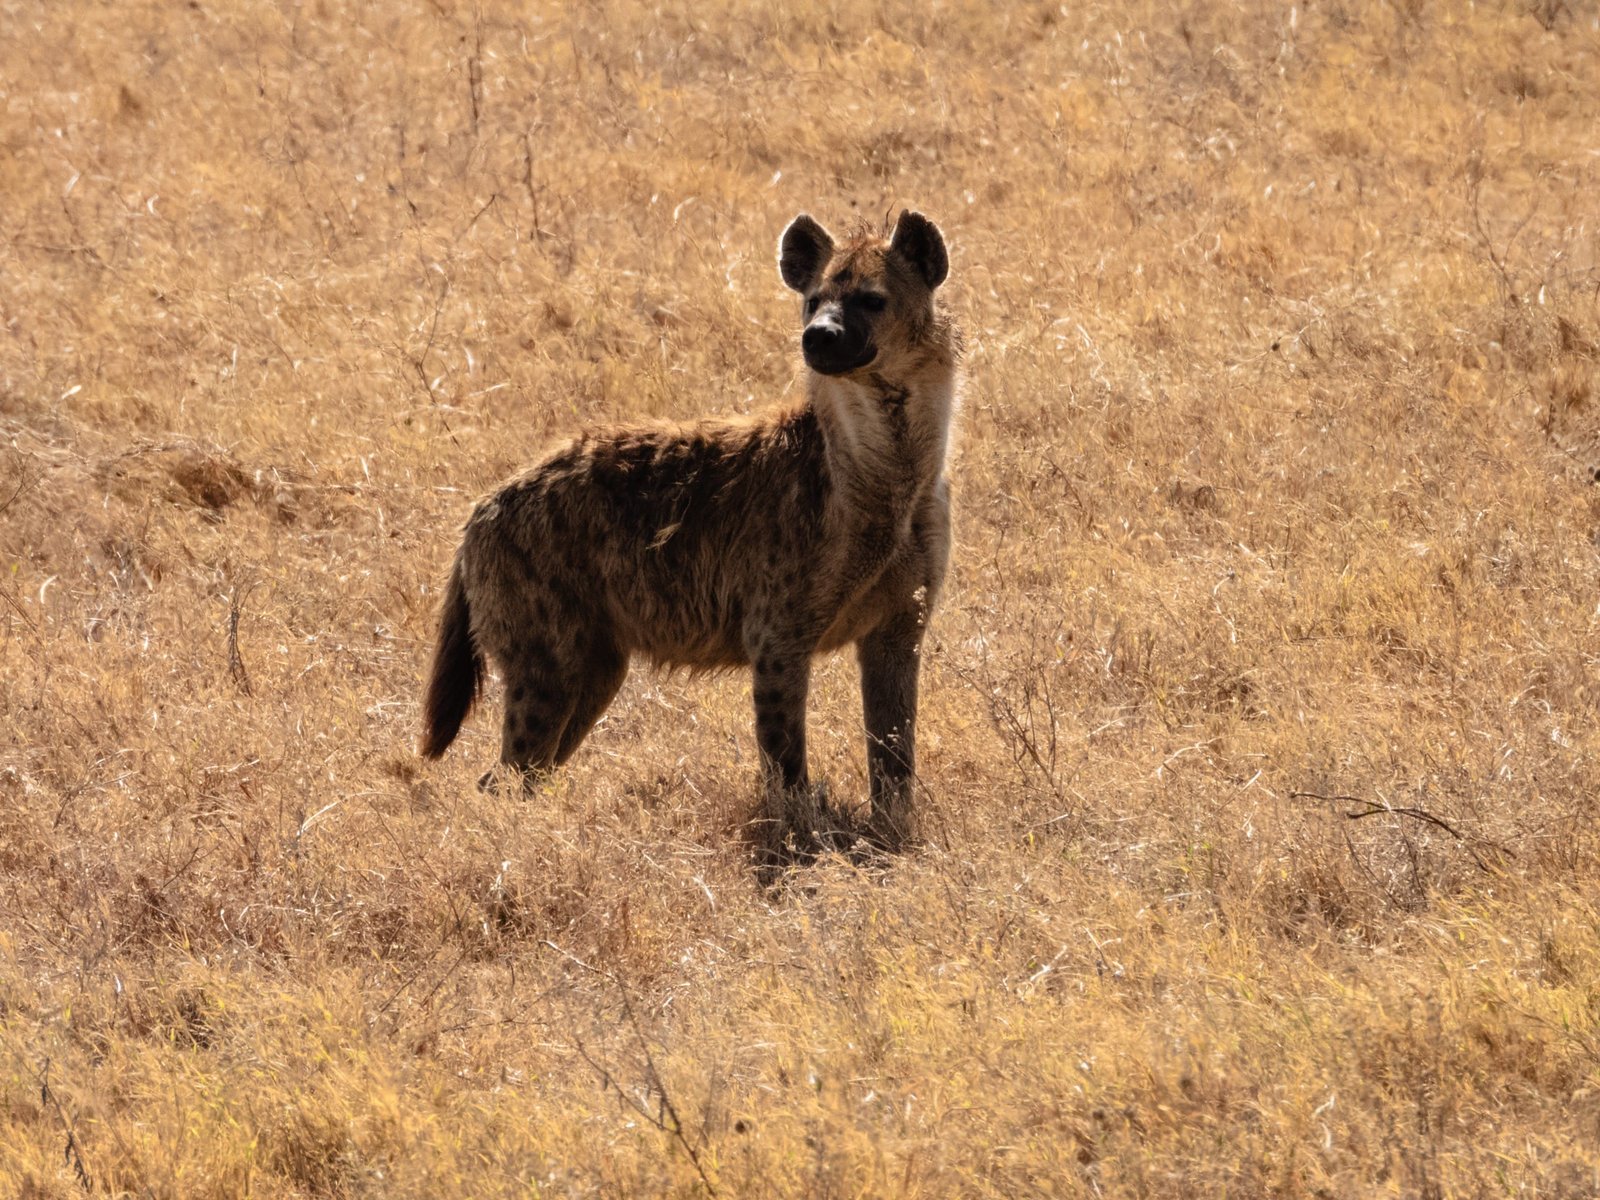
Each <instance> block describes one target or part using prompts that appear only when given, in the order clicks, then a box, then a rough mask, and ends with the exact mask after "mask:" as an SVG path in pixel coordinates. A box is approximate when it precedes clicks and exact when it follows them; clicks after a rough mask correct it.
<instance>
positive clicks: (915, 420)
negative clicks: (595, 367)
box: [421, 211, 960, 873]
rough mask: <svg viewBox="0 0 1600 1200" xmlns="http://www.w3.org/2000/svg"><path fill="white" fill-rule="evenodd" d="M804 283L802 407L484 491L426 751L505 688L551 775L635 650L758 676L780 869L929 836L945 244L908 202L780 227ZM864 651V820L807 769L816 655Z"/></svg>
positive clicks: (434, 680)
mask: <svg viewBox="0 0 1600 1200" xmlns="http://www.w3.org/2000/svg"><path fill="white" fill-rule="evenodd" d="M778 266H779V273H780V274H781V276H782V278H783V281H784V282H785V283H786V284H788V286H789V287H791V288H792V289H794V290H795V291H796V292H798V293H799V294H800V295H801V296H802V297H804V299H803V302H802V311H801V329H802V332H801V339H800V342H801V350H802V354H803V358H804V363H805V370H804V381H805V399H804V400H803V402H801V403H798V404H793V405H790V406H788V407H783V408H778V409H775V410H772V411H770V412H767V413H764V414H762V415H759V416H756V417H751V418H742V419H732V420H707V421H702V422H700V423H698V424H693V425H687V426H667V425H639V426H616V427H610V428H601V429H593V430H589V431H586V432H583V433H580V434H579V435H578V436H577V437H576V438H574V439H572V440H571V441H569V442H567V443H565V444H564V445H562V446H559V447H557V448H556V449H555V450H554V451H552V452H551V453H549V454H548V455H547V456H546V457H545V458H544V459H543V460H542V461H540V462H539V463H538V464H537V465H535V466H534V467H532V468H530V469H528V470H526V471H524V472H522V473H521V474H519V475H517V476H515V477H514V478H512V479H510V480H509V481H507V482H506V483H504V484H502V485H501V486H500V487H499V488H498V489H496V490H495V491H494V492H493V493H492V494H490V495H489V496H487V497H485V498H484V499H482V500H481V501H479V502H478V504H477V506H476V507H475V508H474V510H473V512H472V515H471V516H470V517H469V519H468V520H467V524H466V528H465V530H464V532H463V535H462V539H461V545H460V548H459V549H458V550H457V552H456V557H455V562H454V565H453V567H452V568H451V572H450V577H449V581H448V583H447V585H446V589H445V594H444V602H443V605H442V608H441V615H440V626H439V636H438V642H437V645H436V648H435V653H434V660H433V669H432V674H431V677H430V679H429V682H428V687H427V693H426V697H425V701H424V734H423V738H422V743H421V751H422V753H423V754H424V755H425V756H427V757H429V758H437V757H438V756H439V755H441V754H443V753H444V751H445V749H446V747H448V746H449V745H450V743H451V741H452V740H453V739H454V738H455V736H456V734H457V732H458V731H459V729H460V727H461V723H462V721H463V720H464V719H465V718H466V716H467V714H468V712H469V711H470V710H471V708H472V706H473V704H474V702H475V701H476V700H477V698H478V696H479V694H480V692H481V688H482V682H483V678H484V675H485V672H486V670H487V667H488V664H489V663H492V664H493V665H494V666H495V667H496V668H497V669H498V671H499V673H500V675H501V677H502V678H503V680H504V681H505V715H504V718H503V721H502V726H501V739H500V763H501V768H502V772H509V773H512V774H515V775H519V776H523V777H538V776H539V775H541V774H543V773H545V772H548V771H551V770H554V769H556V768H557V767H559V766H560V765H561V764H562V763H564V762H566V761H567V759H568V758H569V757H570V756H571V755H572V754H573V753H574V752H575V751H576V750H577V748H578V746H579V744H580V743H581V742H582V741H583V740H584V738H585V737H586V736H587V735H588V733H589V731H590V729H591V728H593V726H594V724H595V722H596V721H597V720H598V719H599V717H600V716H601V714H602V713H604V712H605V710H606V708H607V706H609V705H610V703H611V701H612V700H613V698H614V697H615V696H616V694H617V690H618V688H619V687H621V685H622V681H623V679H624V677H625V676H626V674H627V671H628V664H629V661H630V660H631V659H632V658H633V657H634V656H643V657H644V658H645V659H647V660H649V661H652V662H655V663H658V664H663V665H666V666H669V667H671V666H682V667H687V668H689V669H690V670H691V671H695V670H710V671H715V670H720V669H730V668H738V667H746V668H749V669H750V671H751V673H752V698H753V701H754V708H755V714H754V715H755V732H756V743H757V746H758V747H759V750H760V756H761V765H762V781H763V782H762V801H761V804H760V808H759V811H758V812H757V814H756V819H755V820H754V821H753V822H752V823H751V828H752V829H753V830H754V831H755V833H754V835H753V836H754V840H755V842H756V844H757V847H758V851H757V860H758V865H759V866H760V867H761V868H762V870H764V871H767V872H769V873H770V872H771V871H775V870H777V871H781V870H782V869H783V868H784V867H785V866H786V865H791V864H794V863H798V862H804V861H808V860H811V861H814V860H815V858H816V856H817V855H819V854H823V853H827V852H829V851H831V850H834V849H841V848H843V849H842V851H841V852H848V853H860V854H865V853H868V852H869V851H877V852H881V851H886V850H895V849H898V848H900V847H903V846H905V845H906V844H907V843H908V842H911V841H913V840H914V839H915V838H916V836H917V828H916V819H915V818H916V813H915V804H914V802H913V800H914V790H915V780H916V774H915V757H916V716H917V688H918V678H919V675H920V666H921V653H922V644H923V637H924V634H925V632H926V629H927V623H928V619H929V617H930V615H931V613H932V612H933V609H934V605H935V603H936V601H937V599H938V596H939V591H940V588H941V586H942V585H943V582H944V577H945V571H946V568H947V566H948V562H949V556H950V488H949V483H948V480H947V479H946V476H945V459H946V454H947V449H948V446H949V442H950V429H951V424H952V421H953V419H954V414H955V407H956V398H955V397H956V374H957V365H958V362H959V358H960V337H959V334H958V333H957V331H956V329H955V327H954V325H953V324H952V323H951V322H950V320H949V319H948V318H947V316H946V315H945V314H944V313H943V311H942V310H941V308H940V307H939V305H938V303H937V301H936V297H935V293H936V291H937V289H938V288H939V286H940V285H941V284H942V283H943V282H944V280H945V277H946V275H947V274H948V271H949V257H948V254H947V252H946V249H945V243H944V238H943V237H942V235H941V234H940V233H939V230H938V229H937V228H936V227H935V226H934V224H933V223H932V222H931V221H929V220H928V219H927V218H926V217H924V216H922V215H921V214H919V213H914V212H909V211H908V212H903V213H901V214H900V217H899V220H898V221H897V222H896V224H895V227H894V230H893V232H892V233H891V234H890V235H889V236H887V237H885V236H881V235H878V234H874V233H871V232H865V231H863V232H859V233H857V234H855V235H853V236H852V237H850V238H847V239H845V240H844V241H842V242H839V243H836V242H835V241H834V239H833V238H832V237H831V236H830V235H829V234H828V233H827V231H825V230H824V229H823V228H822V226H820V225H819V224H817V222H816V221H814V220H812V219H811V218H810V217H808V216H804V215H802V216H800V217H797V218H796V219H795V220H794V221H793V222H792V223H791V224H790V225H789V227H788V229H787V230H786V231H785V232H784V234H783V237H782V240H781V242H780V244H779V255H778ZM847 646H853V647H854V649H855V653H856V659H857V662H858V664H859V666H860V671H861V702H862V717H863V723H864V725H865V732H866V742H867V745H866V752H867V776H868V781H869V792H870V805H871V808H870V814H869V816H868V817H867V818H866V820H865V822H857V821H856V820H854V818H853V816H852V815H851V814H849V813H847V812H843V811H841V810H840V809H839V808H838V807H837V806H835V805H834V804H832V803H831V802H830V801H829V799H828V797H827V793H826V790H825V789H824V790H819V789H817V788H814V787H813V786H812V783H811V780H810V778H809V775H808V773H807V768H806V704H807V698H808V694H809V691H810V686H811V664H812V661H813V659H814V658H816V657H817V656H819V655H823V654H827V653H830V652H832V651H834V650H838V649H842V648H844V647H847Z"/></svg>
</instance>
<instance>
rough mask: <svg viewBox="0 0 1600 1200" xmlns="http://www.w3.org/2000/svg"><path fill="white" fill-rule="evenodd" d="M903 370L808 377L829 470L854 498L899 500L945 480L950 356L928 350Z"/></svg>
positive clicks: (952, 387)
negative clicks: (846, 483)
mask: <svg viewBox="0 0 1600 1200" xmlns="http://www.w3.org/2000/svg"><path fill="white" fill-rule="evenodd" d="M908 368H909V369H906V370H897V371H894V372H892V373H891V372H887V371H885V372H874V371H864V372H862V373H861V374H860V375H859V376H851V377H849V378H840V377H830V376H825V375H819V374H817V373H815V372H810V373H809V379H808V381H807V391H808V393H809V397H808V398H809V401H810V405H811V408H812V409H813V410H814V411H815V412H816V414H817V422H818V424H819V425H820V427H821V429H822V434H823V438H824V440H825V441H826V443H827V457H828V467H829V471H830V472H831V473H832V475H833V476H834V478H835V479H836V480H839V481H841V482H843V481H845V480H850V481H852V483H854V484H855V487H854V488H852V490H854V491H856V492H857V493H858V494H860V493H862V492H867V493H873V492H876V493H882V499H883V500H884V501H886V502H890V503H894V502H897V501H898V502H902V503H903V502H906V501H909V500H911V499H913V498H914V497H915V496H917V495H920V494H921V493H923V492H925V491H926V490H928V489H931V488H932V487H934V486H935V485H936V484H937V483H938V482H939V480H940V479H941V478H942V477H943V475H944V465H945V456H946V454H947V453H948V451H949V446H950V426H951V423H952V421H953V419H954V416H955V403H956V400H955V394H956V356H955V354H954V353H953V352H952V349H951V348H950V347H949V346H947V345H944V344H936V345H932V346H929V347H927V348H926V349H925V350H924V351H923V352H922V353H921V354H920V355H919V356H918V357H917V358H916V359H915V360H913V361H912V362H911V363H909V364H908Z"/></svg>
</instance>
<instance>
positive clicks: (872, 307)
mask: <svg viewBox="0 0 1600 1200" xmlns="http://www.w3.org/2000/svg"><path fill="white" fill-rule="evenodd" d="M856 302H857V303H858V304H860V305H861V307H862V308H864V309H866V310H867V311H868V312H882V311H883V310H884V307H885V306H886V305H887V304H888V303H889V300H888V298H887V297H886V296H880V295H878V293H877V292H862V293H861V295H860V296H858V297H856Z"/></svg>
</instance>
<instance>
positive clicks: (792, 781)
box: [751, 647, 817, 857]
mask: <svg viewBox="0 0 1600 1200" xmlns="http://www.w3.org/2000/svg"><path fill="white" fill-rule="evenodd" d="M810 688H811V655H810V653H809V652H807V651H805V650H800V649H797V648H786V649H774V648H771V647H763V648H762V649H761V651H760V652H759V653H758V654H757V655H756V656H755V679H754V686H753V688H752V689H751V690H752V695H753V698H754V700H755V710H756V744H757V745H758V746H759V747H760V749H761V771H762V778H763V790H764V793H765V802H764V805H763V811H762V814H761V817H762V820H763V822H764V824H765V829H764V831H763V834H764V836H763V840H764V841H765V843H766V845H767V847H768V849H769V851H770V853H771V854H772V855H773V856H774V857H777V856H781V855H782V854H783V852H784V850H785V848H786V847H787V846H788V845H789V844H790V843H791V842H793V843H794V844H795V845H796V846H798V847H800V848H802V849H803V848H807V847H809V845H810V843H811V841H812V839H813V838H814V836H815V833H816V815H817V814H816V803H815V800H814V798H813V797H812V795H811V788H810V781H809V779H808V778H807V775H806V695H807V693H808V692H809V691H810Z"/></svg>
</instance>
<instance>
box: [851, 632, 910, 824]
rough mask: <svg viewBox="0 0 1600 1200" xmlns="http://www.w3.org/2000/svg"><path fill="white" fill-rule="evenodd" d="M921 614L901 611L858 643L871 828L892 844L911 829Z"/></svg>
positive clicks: (857, 653)
mask: <svg viewBox="0 0 1600 1200" xmlns="http://www.w3.org/2000/svg"><path fill="white" fill-rule="evenodd" d="M924 629H925V618H924V613H923V611H922V609H921V607H920V606H919V608H917V609H916V610H913V611H909V612H904V613H899V614H897V615H895V616H893V617H891V618H889V620H888V621H886V622H885V623H884V624H882V625H880V626H879V627H878V628H877V629H874V630H873V631H872V632H871V633H869V634H867V636H866V637H864V638H862V639H861V640H860V641H859V642H857V643H856V657H857V659H858V661H859V662H860V664H861V707H862V710H863V713H864V715H865V717H866V726H867V777H868V779H869V781H870V788H871V795H872V829H873V832H874V834H876V835H877V837H878V839H879V840H880V841H882V842H883V844H884V845H885V846H887V847H889V848H890V849H894V848H897V847H899V846H902V845H904V844H905V843H906V842H907V841H908V840H909V839H911V838H912V837H913V836H914V835H915V833H916V829H915V814H914V813H913V811H912V795H911V794H912V784H913V781H914V778H915V775H916V757H917V674H918V670H919V668H920V666H921V654H922V635H923V631H924Z"/></svg>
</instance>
